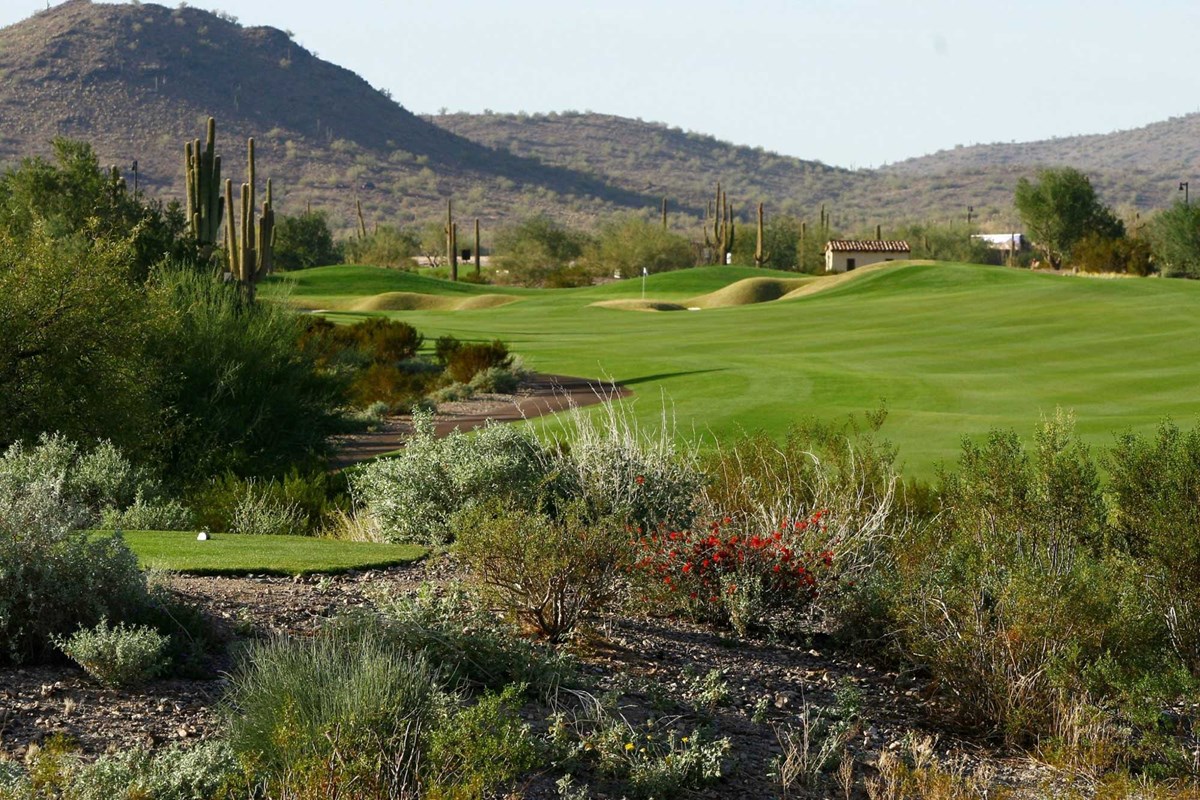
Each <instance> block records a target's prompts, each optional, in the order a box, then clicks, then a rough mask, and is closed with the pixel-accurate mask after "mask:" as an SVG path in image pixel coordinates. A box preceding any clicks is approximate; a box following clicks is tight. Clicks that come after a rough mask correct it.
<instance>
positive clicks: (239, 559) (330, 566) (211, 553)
mask: <svg viewBox="0 0 1200 800" xmlns="http://www.w3.org/2000/svg"><path fill="white" fill-rule="evenodd" d="M97 535H104V534H97ZM124 536H125V541H126V543H128V545H129V547H130V548H131V549H132V550H133V552H134V553H136V554H137V557H138V561H139V562H141V564H142V566H143V567H148V568H154V569H165V570H169V571H171V572H185V573H188V574H192V575H247V574H256V575H257V574H268V575H308V574H313V573H336V572H346V571H349V570H358V569H378V568H381V567H391V566H396V565H398V564H407V563H409V562H412V561H416V560H418V559H421V558H423V557H424V556H425V549H424V548H422V547H418V546H416V545H397V544H374V543H371V542H343V541H340V540H337V539H315V538H312V537H308V536H243V535H238V534H233V533H217V534H213V535H212V538H211V539H209V540H208V541H206V542H201V541H197V540H196V534H195V533H187V532H180V531H125V533H124Z"/></svg>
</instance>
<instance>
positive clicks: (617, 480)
mask: <svg viewBox="0 0 1200 800" xmlns="http://www.w3.org/2000/svg"><path fill="white" fill-rule="evenodd" d="M555 451H556V452H557V454H558V457H557V459H556V468H557V470H558V472H559V473H560V474H561V481H560V485H561V486H563V487H564V488H563V489H562V493H563V494H564V496H567V497H571V498H575V499H578V500H580V501H581V502H582V503H583V506H584V508H585V509H586V511H585V516H586V517H587V518H588V519H597V520H599V519H605V518H608V517H614V518H617V519H620V520H622V521H623V522H625V523H626V524H627V525H630V526H631V527H641V528H642V529H643V530H647V531H649V530H656V529H658V528H660V527H668V528H683V527H687V526H688V525H690V524H691V522H692V521H693V519H694V518H695V514H696V510H697V508H696V506H697V500H698V499H699V497H700V494H701V488H702V486H703V485H704V481H705V476H704V473H703V472H702V470H701V469H700V467H699V465H698V462H697V458H696V454H695V448H694V447H691V446H690V445H684V446H682V447H681V446H680V445H679V443H678V441H677V437H676V435H675V429H674V427H673V426H672V425H671V424H670V420H669V419H668V418H667V415H666V414H665V413H664V414H663V418H662V421H661V424H660V425H659V426H658V427H657V428H654V429H650V430H646V429H642V428H641V427H639V425H638V423H637V420H636V419H635V418H634V416H633V413H632V411H631V410H630V409H628V408H626V407H625V406H623V405H620V404H617V403H605V404H604V405H603V406H602V407H601V408H600V409H599V410H598V411H597V413H595V414H586V413H584V412H581V411H579V410H575V411H573V412H572V414H571V416H570V423H569V427H568V428H567V429H566V431H565V435H564V437H563V441H561V442H558V443H557V446H556V447H555Z"/></svg>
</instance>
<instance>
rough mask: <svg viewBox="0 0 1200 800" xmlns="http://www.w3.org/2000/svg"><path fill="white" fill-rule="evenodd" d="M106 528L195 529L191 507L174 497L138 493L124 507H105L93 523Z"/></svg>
mask: <svg viewBox="0 0 1200 800" xmlns="http://www.w3.org/2000/svg"><path fill="white" fill-rule="evenodd" d="M96 527H97V528H98V529H99V530H106V531H117V530H121V531H190V530H193V529H194V528H195V521H194V518H193V516H192V512H191V510H190V509H189V508H188V507H187V506H185V505H184V504H183V503H181V502H180V501H178V500H173V499H160V500H149V499H147V498H146V496H145V495H144V494H143V493H142V492H141V490H139V491H138V493H137V494H136V495H135V496H134V498H133V504H132V505H130V506H128V507H127V508H123V509H117V508H113V507H111V506H110V507H109V508H106V509H105V510H104V511H103V512H102V513H101V515H100V522H99V524H97V525H96Z"/></svg>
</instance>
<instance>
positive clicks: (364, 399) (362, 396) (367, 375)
mask: <svg viewBox="0 0 1200 800" xmlns="http://www.w3.org/2000/svg"><path fill="white" fill-rule="evenodd" d="M440 382H441V377H440V376H439V375H437V374H436V373H430V372H429V371H427V370H421V369H410V368H406V367H405V366H397V365H395V364H370V365H368V366H366V367H365V368H363V369H361V370H359V371H358V372H356V373H355V375H354V376H353V378H352V379H351V382H350V389H349V394H350V401H351V402H352V403H353V404H354V405H355V406H358V407H360V408H361V407H363V406H369V405H371V404H372V403H386V404H387V405H388V406H390V407H393V408H403V407H405V406H409V405H412V404H413V403H415V402H417V401H419V400H420V399H421V398H422V397H423V396H425V395H426V394H428V393H429V391H430V390H431V389H433V388H435V387H436V386H437V385H438V384H439V383H440Z"/></svg>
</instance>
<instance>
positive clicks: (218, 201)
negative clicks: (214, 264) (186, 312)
mask: <svg viewBox="0 0 1200 800" xmlns="http://www.w3.org/2000/svg"><path fill="white" fill-rule="evenodd" d="M216 142H217V121H216V120H215V119H213V118H212V117H209V118H208V131H207V135H206V137H205V142H204V148H203V149H201V147H200V140H199V139H193V140H192V141H190V142H187V143H185V144H184V146H183V165H184V176H185V179H186V180H185V182H186V183H187V219H188V227H189V228H190V229H191V233H192V237H193V238H194V239H195V240H196V242H197V243H198V244H199V245H200V248H201V250H202V251H203V253H204V255H206V256H207V255H208V254H211V252H212V249H213V248H214V247H216V245H217V242H218V241H220V239H219V233H218V231H219V230H220V227H221V220H222V218H223V217H224V215H225V208H226V206H225V204H224V198H222V197H221V157H220V156H219V155H217V154H216V152H215V150H216Z"/></svg>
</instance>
